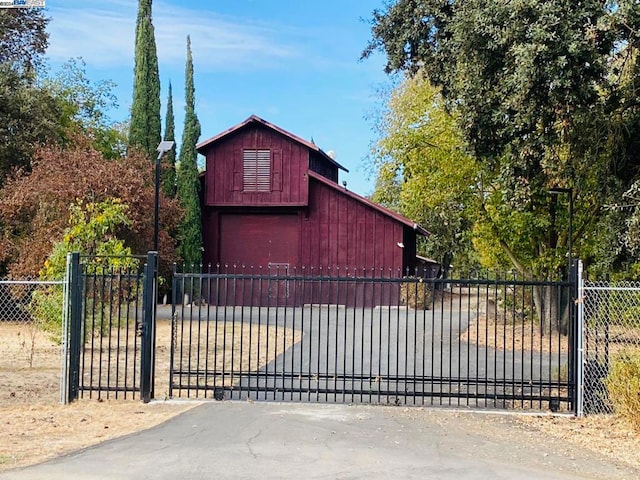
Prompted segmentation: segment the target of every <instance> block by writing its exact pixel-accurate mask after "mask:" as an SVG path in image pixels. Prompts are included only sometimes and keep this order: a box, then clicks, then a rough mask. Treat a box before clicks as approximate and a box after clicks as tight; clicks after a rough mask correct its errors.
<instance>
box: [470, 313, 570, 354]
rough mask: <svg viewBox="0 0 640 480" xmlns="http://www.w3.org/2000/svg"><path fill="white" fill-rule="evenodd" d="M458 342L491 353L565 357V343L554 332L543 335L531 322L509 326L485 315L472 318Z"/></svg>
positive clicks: (563, 337)
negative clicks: (557, 355) (555, 354)
mask: <svg viewBox="0 0 640 480" xmlns="http://www.w3.org/2000/svg"><path fill="white" fill-rule="evenodd" d="M460 339H461V340H462V341H464V342H468V343H470V344H473V345H480V346H482V347H489V348H493V349H495V350H506V351H525V352H536V353H558V352H561V353H567V352H568V351H569V339H568V337H567V336H566V335H561V334H559V333H558V332H556V331H553V332H551V333H550V334H546V335H543V334H542V331H541V329H540V326H539V325H536V324H534V323H532V322H529V321H527V322H520V323H517V324H516V323H509V322H505V321H501V320H496V319H494V318H487V316H486V315H480V316H478V317H476V318H475V319H474V320H473V321H472V322H471V323H470V324H469V328H467V330H465V331H464V332H462V333H461V335H460Z"/></svg>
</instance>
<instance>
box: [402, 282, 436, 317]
mask: <svg viewBox="0 0 640 480" xmlns="http://www.w3.org/2000/svg"><path fill="white" fill-rule="evenodd" d="M407 279H410V281H407V282H402V284H401V285H400V301H401V302H402V303H403V304H405V305H407V306H408V307H411V308H415V309H416V310H428V309H429V308H431V302H432V300H433V284H431V283H427V282H425V281H424V280H422V279H421V278H414V277H407Z"/></svg>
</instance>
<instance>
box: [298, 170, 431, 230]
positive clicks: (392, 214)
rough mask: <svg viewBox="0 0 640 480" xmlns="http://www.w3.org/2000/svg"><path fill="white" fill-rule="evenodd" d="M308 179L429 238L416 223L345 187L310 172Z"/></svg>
mask: <svg viewBox="0 0 640 480" xmlns="http://www.w3.org/2000/svg"><path fill="white" fill-rule="evenodd" d="M309 177H311V178H313V179H314V180H316V181H318V182H320V183H322V184H323V185H326V186H328V187H330V188H332V189H333V190H335V191H337V192H339V193H340V194H342V195H346V196H348V197H350V198H352V199H354V200H356V201H357V202H360V203H362V204H364V205H366V206H368V207H369V208H372V209H374V210H377V211H378V212H380V213H382V214H383V215H385V216H387V217H390V218H392V219H393V220H395V221H396V222H399V223H402V224H403V225H405V226H407V227H409V228H412V229H413V230H415V231H416V232H417V233H420V234H421V235H425V236H429V235H430V233H429V232H428V231H427V230H425V229H424V228H423V227H421V226H420V225H418V224H417V223H415V222H412V221H411V220H409V219H408V218H407V217H404V216H402V215H400V214H399V213H396V212H394V211H393V210H389V209H388V208H385V207H383V206H382V205H379V204H377V203H375V202H372V201H371V200H368V199H367V198H365V197H361V196H360V195H358V194H357V193H355V192H352V191H351V190H347V188H346V187H341V186H339V185H338V184H337V183H334V182H332V181H331V180H328V179H326V178H325V177H323V176H322V175H319V174H317V173H316V172H311V171H310V172H309Z"/></svg>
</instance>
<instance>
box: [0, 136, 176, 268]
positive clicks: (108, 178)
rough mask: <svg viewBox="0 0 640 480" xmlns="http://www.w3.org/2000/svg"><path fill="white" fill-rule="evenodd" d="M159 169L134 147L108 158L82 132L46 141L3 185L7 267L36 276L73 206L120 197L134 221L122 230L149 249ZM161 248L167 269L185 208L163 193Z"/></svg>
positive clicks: (0, 217) (0, 214)
mask: <svg viewBox="0 0 640 480" xmlns="http://www.w3.org/2000/svg"><path fill="white" fill-rule="evenodd" d="M153 174H154V169H153V165H152V164H151V163H150V162H149V159H148V158H147V157H146V156H145V155H144V154H140V153H132V154H129V155H128V156H127V157H125V158H122V159H116V160H106V159H105V158H104V157H103V156H102V154H101V153H100V152H98V151H97V150H96V149H95V148H94V147H93V146H92V141H91V139H86V138H82V137H78V138H76V139H74V142H73V146H70V147H68V148H62V147H59V146H53V147H44V148H41V149H39V150H38V151H37V152H36V156H35V159H34V162H33V165H32V171H31V173H27V172H22V173H18V174H17V175H15V176H14V177H13V178H11V179H9V180H8V181H7V183H6V185H5V186H4V188H3V189H2V190H1V191H0V221H1V222H2V226H3V229H2V238H1V239H0V263H1V266H2V269H3V271H4V273H7V272H8V273H10V274H11V275H14V276H25V275H27V276H35V275H37V274H38V272H39V271H40V269H41V267H42V265H43V263H44V261H45V259H46V258H47V257H48V256H49V254H50V253H51V251H52V249H53V246H54V243H55V242H56V241H58V240H59V239H61V238H62V235H63V232H64V230H65V228H66V227H67V225H68V219H69V206H70V205H73V204H75V203H77V202H78V201H79V200H82V201H83V203H84V204H89V203H99V202H101V201H105V200H107V199H110V198H118V199H120V200H121V201H122V203H124V204H126V205H127V206H128V214H127V215H128V218H129V220H130V222H131V224H130V225H129V226H127V227H126V228H123V229H122V231H121V232H120V233H119V238H122V239H123V241H124V242H125V245H126V246H127V247H130V248H131V250H132V251H133V252H134V253H138V254H144V253H145V252H146V251H147V250H148V249H150V248H151V239H152V238H153V228H154V226H153V205H154V198H155V195H154V182H153V178H154V177H153ZM160 205H161V209H160V236H159V241H160V248H161V249H162V252H163V256H162V261H163V271H164V273H165V274H167V273H168V272H170V267H169V266H170V265H171V262H173V261H174V260H175V257H174V251H175V250H174V248H175V247H174V241H173V240H172V235H173V233H174V229H175V222H176V219H178V218H179V217H180V216H181V214H182V212H181V210H180V208H179V207H178V205H177V202H175V201H174V200H169V199H167V198H165V196H164V195H161V196H160Z"/></svg>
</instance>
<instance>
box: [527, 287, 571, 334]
mask: <svg viewBox="0 0 640 480" xmlns="http://www.w3.org/2000/svg"><path fill="white" fill-rule="evenodd" d="M559 288H562V287H557V286H551V285H540V286H537V287H533V303H534V304H535V308H536V314H537V315H538V320H539V321H540V332H541V333H542V335H547V334H549V333H550V332H551V330H552V328H554V329H556V330H557V331H558V332H559V333H561V334H562V335H566V334H567V331H568V326H569V301H568V298H565V297H567V295H568V292H567V291H565V290H566V289H563V290H562V292H561V294H560V295H559V294H558V289H559ZM561 300H565V301H561Z"/></svg>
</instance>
